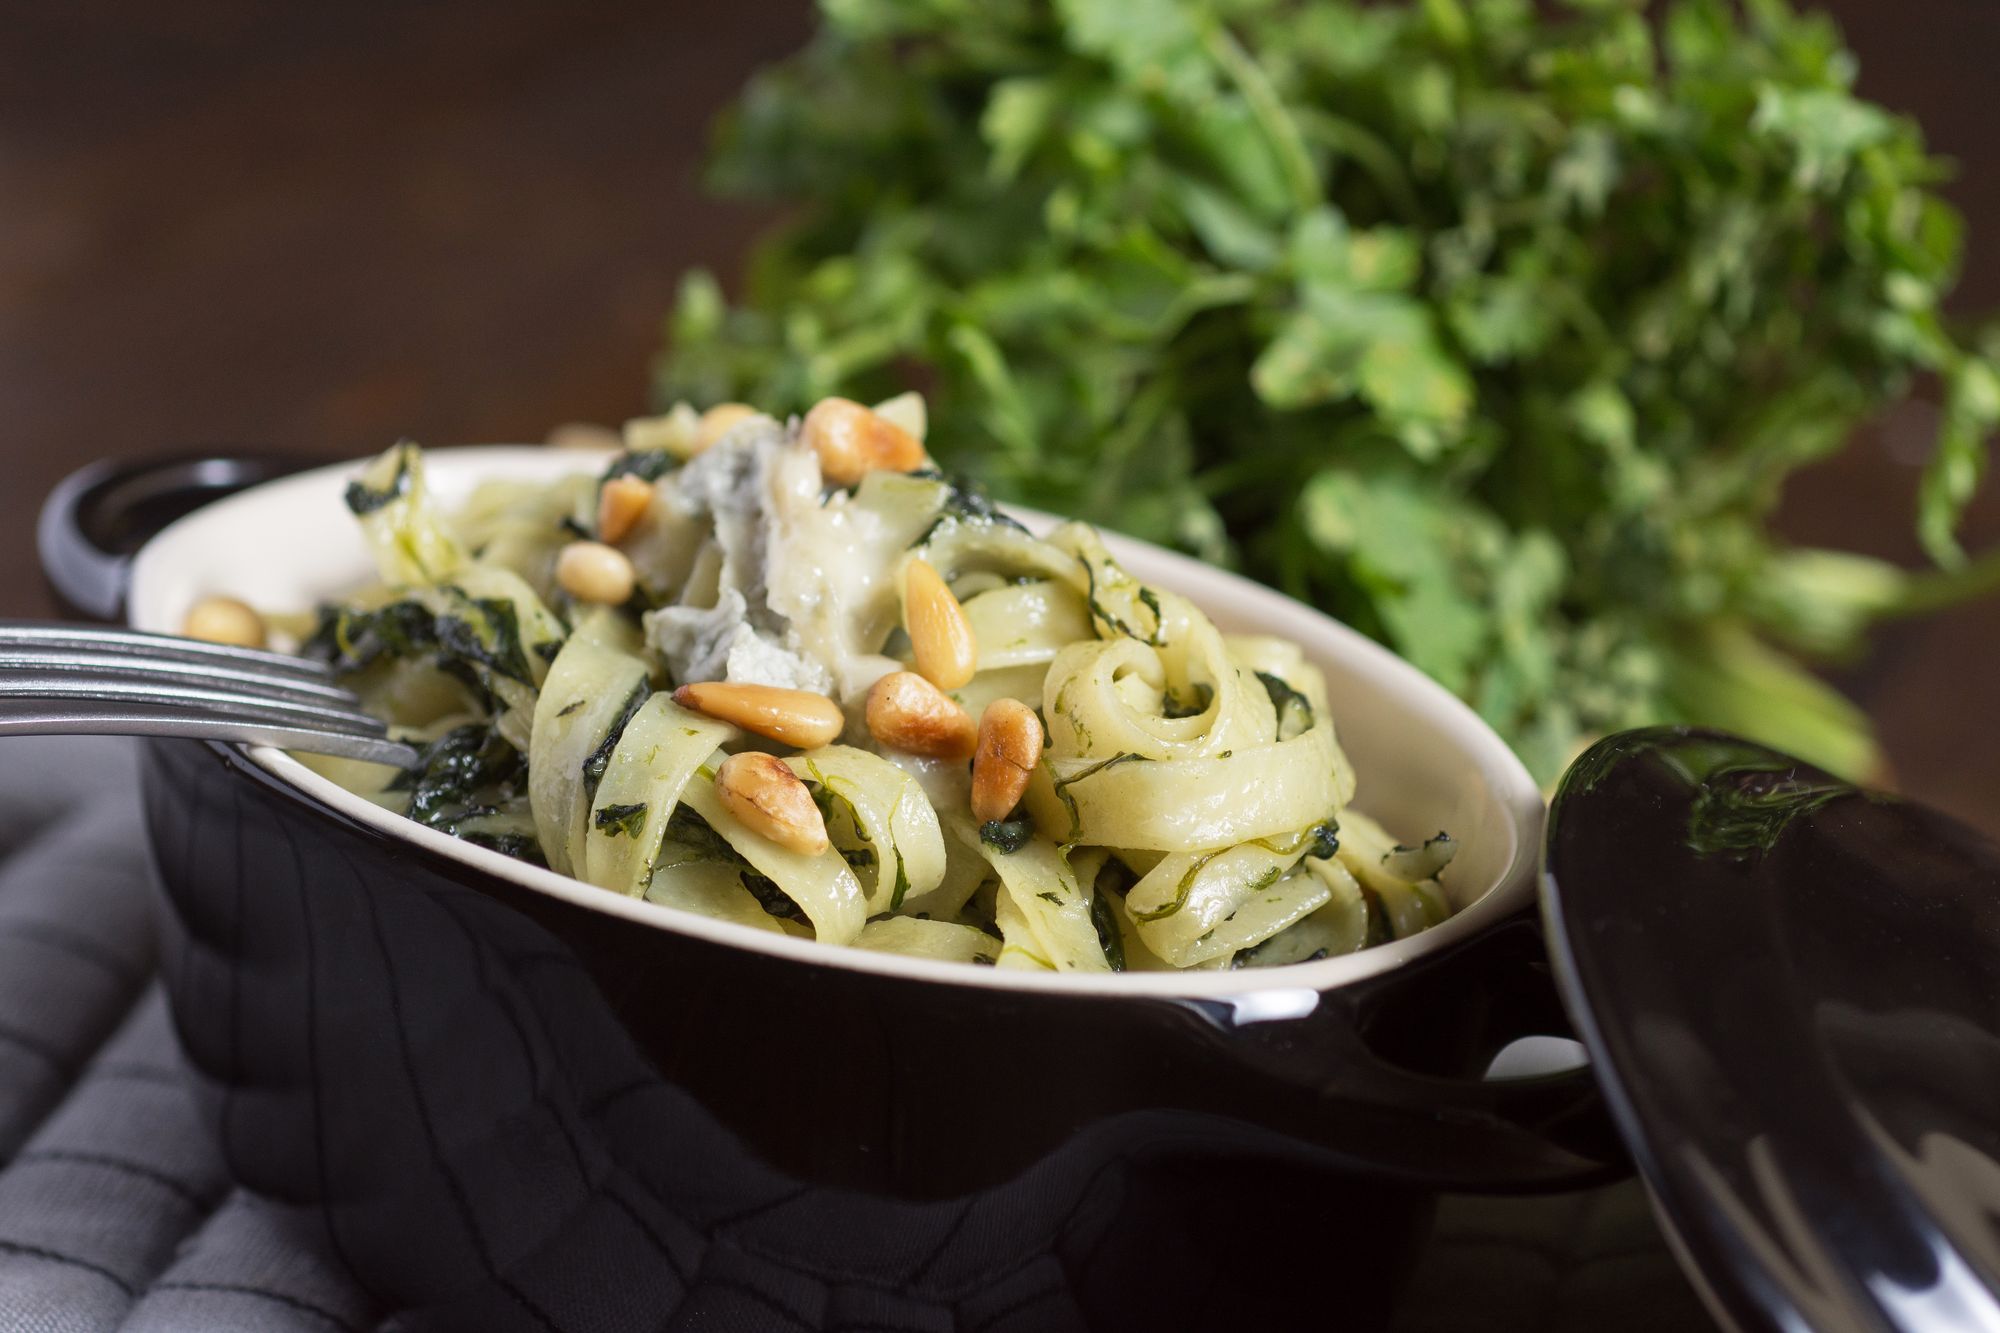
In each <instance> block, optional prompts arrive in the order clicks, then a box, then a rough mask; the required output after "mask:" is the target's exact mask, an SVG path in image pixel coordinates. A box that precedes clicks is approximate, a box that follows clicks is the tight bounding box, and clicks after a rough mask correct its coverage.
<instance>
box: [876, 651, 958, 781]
mask: <svg viewBox="0 0 2000 1333" xmlns="http://www.w3.org/2000/svg"><path fill="white" fill-rule="evenodd" d="M868 730H869V731H870V732H872V733H874V736H875V739H876V740H878V741H880V742H882V744H884V745H886V746H889V747H890V748H891V749H895V750H907V751H908V752H909V753H911V754H921V755H928V756H929V757H930V758H932V759H969V758H971V757H972V749H973V746H975V745H976V744H978V742H979V728H978V727H977V726H975V725H974V724H973V721H972V718H971V717H970V716H968V715H967V714H966V711H965V710H964V709H963V708H960V707H959V706H958V703H957V701H955V700H954V699H952V697H951V696H950V695H948V694H946V693H945V692H944V691H943V690H940V689H939V688H938V687H937V686H935V685H933V684H931V683H930V682H929V681H927V680H925V679H924V678H923V677H922V676H919V675H918V674H917V673H916V672H914V671H891V672H890V673H889V674H888V675H886V676H884V677H882V679H880V680H878V681H876V682H875V687H874V688H873V689H871V690H869V691H868Z"/></svg>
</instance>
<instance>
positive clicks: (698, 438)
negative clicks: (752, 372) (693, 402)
mask: <svg viewBox="0 0 2000 1333" xmlns="http://www.w3.org/2000/svg"><path fill="white" fill-rule="evenodd" d="M758 415H760V414H759V412H758V411H757V409H756V408H754V407H751V406H750V405H749V404H747V403H717V404H716V405H715V406H714V407H711V408H709V409H708V411H706V412H703V413H702V414H701V424H700V425H699V426H696V427H695V429H694V451H695V452H696V453H698V454H699V453H705V452H707V450H708V447H709V446H710V445H712V444H714V443H715V442H716V441H717V440H719V439H721V438H722V437H723V436H725V435H727V434H728V433H729V432H730V431H731V430H733V429H734V428H735V427H736V425H737V423H739V422H743V421H748V420H749V419H750V418H751V417H754V416H758Z"/></svg>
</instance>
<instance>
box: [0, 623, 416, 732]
mask: <svg viewBox="0 0 2000 1333" xmlns="http://www.w3.org/2000/svg"><path fill="white" fill-rule="evenodd" d="M34 731H41V732H79V731H82V732H96V733H116V734H144V735H170V736H197V737H203V738H208V739H220V740H242V741H250V742H257V743H263V744H271V745H282V746H286V747H289V748H292V749H301V750H310V751H313V752H315V753H321V754H339V755H347V756H351V757H354V758H361V759H371V760H376V761H378V762H383V763H394V764H407V763H409V762H410V761H411V760H412V759H413V758H414V757H415V751H414V750H413V749H412V748H411V747H410V746H408V745H405V744H404V743H402V742H401V741H395V740H391V739H389V737H388V728H387V726H386V725H385V724H384V723H383V722H382V721H381V720H380V719H378V718H375V717H373V716H370V715H369V714H368V713H367V712H365V711H363V709H362V707H361V703H360V700H359V699H357V698H356V697H355V696H354V695H353V694H352V693H350V692H349V691H347V690H345V689H343V688H341V687H340V686H339V685H338V684H336V683H335V682H334V679H333V676H332V673H331V672H330V671H329V670H328V669H327V668H326V667H324V666H322V665H321V664H319V663H316V662H309V661H306V660H304V659H301V658H296V657H288V656H286V655H284V654H282V653H274V652H266V651H264V650H262V649H253V648H237V647H231V646H229V645H225V644H214V643H204V642H199V641H196V640H192V639H180V638H174V637H172V636H169V635H164V634H146V633H141V632H139V631H136V630H118V629H99V628H92V627H83V626H71V625H51V624H34V623H22V622H15V621H0V732H34Z"/></svg>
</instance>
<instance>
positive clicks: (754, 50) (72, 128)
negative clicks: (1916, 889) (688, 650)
mask: <svg viewBox="0 0 2000 1333" xmlns="http://www.w3.org/2000/svg"><path fill="white" fill-rule="evenodd" d="M1833 8H1834V9H1836V11H1838V12H1839V14H1840V16H1841V18H1842V19H1843V21H1844V22H1845V24H1846V26H1847V29H1848V32H1849V34H1850V37H1851V39H1852V40H1853V42H1854V45H1855V46H1856V47H1857V48H1858V49H1859V51H1860V52H1861V54H1862V58H1863V72H1862V78H1861V83H1862V87H1863V88H1864V90H1866V91H1868V92H1870V93H1871V94H1873V95H1874V96H1876V97H1877V98H1880V99H1882V100H1884V101H1886V102H1888V103H1889V104H1890V105H1892V106H1895V107H1897V108H1900V109H1904V110H1908V111H1910V112H1913V113H1915V114H1917V115H1918V116H1919V117H1920V118H1921V119H1922V120H1923V121H1924V123H1925V125H1926V126H1927V127H1928V129H1929V131H1930V135H1931V139H1932V142H1933V143H1934V144H1935V145H1936V146H1937V147H1938V148H1939V149H1940V150H1942V151H1944V152H1946V153H1948V154H1950V155H1951V156H1953V157H1955V158H1957V159H1958V161H1959V162H1960V163H1961V165H1962V172H1961V176H1960V179H1959V181H1958V182H1957V183H1956V184H1955V185H1954V186H1953V189H1952V193H1953V195H1954V197H1955V198H1956V199H1957V201H1958V202H1959V203H1960V205H1961V206H1962V207H1963V208H1964V209H1965V210H1966V212H1967V214H1968V215H1969V217H1970V220H1971V248H1972V252H1973V253H1972V260H1971V263H1970V266H1969V268H1968V273H1967V280H1966V283H1965V285H1964V288H1963V291H1962V293H1961V295H1962V297H1963V299H1964V303H1965V306H1966V308H1968V309H1988V308H1993V307H1995V306H2000V136H1995V135H1993V134H1992V133H1991V132H1990V131H1989V130H1988V128H1987V127H1988V126H1989V125H1990V124H1991V123H1992V120H1991V115H1990V104H1989V97H1990V86H1991V80H1990V78H1989V73H1990V70H1991V69H1992V67H1993V64H1994V62H1995V60H1996V59H2000V8H1996V7H1995V6H1991V5H1986V4H1979V3H1973V0H1906V2H1905V3H1902V4H1897V5H1885V4H1881V3H1879V0H1839V3H1837V4H1835V5H1834V6H1833ZM809 17H810V16H809V12H808V8H807V6H806V5H805V4H804V3H801V0H765V2H763V3H743V4H738V5H732V6H722V5H707V4H697V3H690V2H688V0H658V2H656V3H653V4H650V5H643V6H642V5H568V4H548V3H527V2H526V0H485V2H484V3H479V4H474V3H471V0H441V2H439V3H431V4H425V5H410V4H400V3H398V4H391V3H386V2H385V0H346V3H343V4H339V5H331V4H296V3H275V2H274V3H262V4H259V3H252V2H251V0H205V2H204V3H199V4H195V3H184V4H167V5H158V4H130V3H127V4H116V3H109V2H108V0H68V2H67V3H64V4H61V5H52V4H46V3H42V4H36V3H24V2H22V0H0V569H4V570H5V571H6V574H5V576H4V578H0V614H4V615H31V614H42V613H45V612H47V610H48V609H49V608H48V606H47V604H46V602H45V600H44V594H43V593H42V590H41V587H40V584H39V582H38V580H37V577H36V575H35V572H34V556H33V549H32V519H33V514H34V512H35V509H36V506H37V505H38V504H39V502H40V499H41V497H42V495H43V494H44V493H45V492H46V491H47V489H48V487H49V486H50V484H51V483H53V482H54V481H55V480H56V479H57V478H58V477H59V476H61V475H62V474H63V473H65V472H67V471H68V470H70V469H71V468H73V467H75V466H77V465H78V464H81V463H83V462H86V461H89V460H91V459H94V458H100V457H105V456H121V457H123V456H136V455H143V454H148V453H156V452H160V451H163V450H168V449H185V448H187V447H189V446H195V445H202V444H220V445H255V446H259V447H263V448H268V449H275V450H281V451H294V452H298V453H301V454H312V455H322V456H336V455H356V454H361V453H364V452H369V451H372V450H375V449H378V448H380V447H382V446H383V445H384V444H386V443H388V442H389V441H391V440H393V439H395V438H397V437H399V436H404V435H408V436H412V437H414V438H417V439H420V440H423V441H426V442H431V443H439V444H443V443H452V442H464V441H478V440H487V441H491V440H533V439H539V438H542V437H543V436H544V435H545V434H546V433H547V432H548V430H549V429H550V427H551V426H553V425H555V424H557V423H560V422H564V421H571V420H586V421H606V422H615V421H618V420H622V419H623V418H625V417H627V416H630V415H633V414H635V413H636V412H638V411H640V410H642V408H643V407H644V402H645V370H646V363H647V360H648V358H649V357H650V356H651V355H652V352H653V349H654V347H655V345H656V343H657V341H658V334H659V322H660V317H661V315H662V313H663V312H664V311H665V310H666V308H667V305H668V303H669V301H670V298H671V294H672V291H673V286H674V282H675V279H676V276H677V275H678V274H679V273H680V272H681V270H682V269H683V268H685V267H686V266H688V265H690V264H695V263H705V264H709V265H712V266H715V267H717V268H718V269H719V270H720V271H723V272H728V271H731V270H732V269H733V267H734V262H735V259H736V257H737V256H738V255H739V253H740V252H741V250H742V247H743V246H744V244H745V242H746V239H747V238H748V236H749V235H750V234H751V232H752V230H753V229H754V227H755V226H756V225H757V223H758V221H759V219H758V217H757V216H756V215H755V214H753V213H750V212H747V211H745V210H742V209H736V208H730V207H725V206H723V205H719V204H717V203H715V202H713V201H710V200H708V199H705V198H703V197H702V195H701V193H700V191H699V189H698V185H697V181H696V169H697V160H698V157H699V154H700V150H701V146H702V144H703V140H704V126H705V125H706V124H707V121H708V119H709V117H710V115H711V114H712V113H713V112H714V110H715V109H716V108H717V107H718V106H720V105H721V104H722V103H723V102H725V101H726V100H727V99H728V98H729V97H730V95H731V94H732V93H733V92H734V90H735V89H736V88H737V86H738V85H739V83H740V81H741V80H742V78H743V76H744V74H745V73H746V72H747V71H748V70H750V69H751V68H752V67H754V66H755V65H757V64H758V63H760V62H762V61H765V60H768V59H770V58H772V57H775V56H778V55H781V54H783V53H784V52H786V51H788V50H791V49H792V48H794V47H795V46H797V45H798V43H799V42H800V41H802V40H803V38H804V36H805V34H806V32H807V31H808V26H809ZM1923 417H1924V409H1923V408H1922V406H1921V405H1919V406H1917V407H1914V408H1912V409H1910V410H1909V411H1907V412H1904V413H1901V414H1899V415H1898V416H1896V417H1895V418H1893V419H1891V420H1890V421H1888V422H1885V423H1883V425H1882V427H1881V428H1880V429H1878V430H1875V431H1873V432H1871V433H1870V434H1869V435H1868V436H1867V437H1866V438H1865V439H1864V440H1863V441H1862V442H1861V443H1860V445H1859V447H1857V448H1856V449H1854V450H1853V451H1851V452H1850V453H1849V454H1848V455H1846V456H1845V457H1843V458H1842V459H1841V460H1839V461H1837V462H1835V463H1833V464H1831V465H1829V466H1826V467H1823V468H1820V469H1818V470H1817V471H1816V472H1814V473H1813V474H1811V475H1809V476H1807V477H1805V478H1802V479H1801V480H1800V482H1799V483H1798V484H1797V485H1796V486H1795V487H1794V488H1793V492H1792V495H1791V496H1790V500H1789V504H1788V512H1787V515H1786V522H1787V525H1788V528H1789V529H1790V530H1791V531H1792V532H1793V533H1794V534H1795V535H1796V536H1798V537H1799V538H1801V539H1803V540H1809V541H1816V542H1824V543H1827V544H1834V545H1848V546H1852V547H1854V548H1856V549H1861V550H1866V551H1871V552H1876V553H1880V554H1884V555H1890V556H1894V557H1896V558H1899V559H1914V558H1915V555H1916V552H1915V549H1914V544H1913V542H1912V541H1911V538H1910V523H1909V515H1910V507H1911V499H1910V496H1911V490H1912V482H1913V473H1914V465H1913V462H1912V460H1911V457H1910V455H1911V452H1912V450H1913V449H1914V448H1915V447H1916V445H1915V443H1914V442H1916V441H1919V440H1921V438H1922V427H1923ZM1996 489H2000V488H1996V487H1989V488H1988V494H1987V495H1986V496H1984V497H1983V500H1982V503H1981V505H1980V508H1979V511H1978V514H1977V515H1976V520H1975V523H1974V528H1973V533H1972V536H1973V538H1974V540H1975V541H1978V542H1992V541H1995V540H2000V497H1996V496H1995V495H1994V494H1993V492H1994V491H1995V490H1996ZM1996 660H2000V605H1996V604H1991V603H1989V604H1987V605H1985V606H1981V607H1973V608H1966V609H1961V610H1959V611H1955V612H1952V613H1950V614H1947V615H1943V616H1939V617H1936V618H1934V619H1932V620H1930V621H1927V622H1924V623H1922V624H1912V625H1905V626H1899V627H1897V628H1896V629H1895V630H1893V631H1892V632H1891V633H1889V634H1887V635H1886V636H1885V637H1884V639H1883V640H1882V643H1881V646H1880V648H1879V649H1878V650H1877V651H1876V652H1875V654H1873V655H1872V656H1871V658H1870V659H1869V660H1867V661H1865V662H1862V663H1858V664H1855V665H1853V666H1851V667H1848V668H1846V669H1844V671H1843V673H1842V674H1841V676H1840V679H1841V680H1842V683H1843V684H1844V685H1845V686H1846V687H1847V688H1849V689H1850V690H1852V691H1853V692H1855V694H1856V695H1857V697H1859V698H1861V699H1862V700H1863V702H1864V703H1866V704H1867V706H1868V707H1869V708H1870V709H1871V710H1872V711H1873V712H1874V714H1875V716H1876V717H1877V718H1878V719H1879V721H1880V723H1881V726H1882V730H1883V733H1884V735H1885V737H1886V738H1887V741H1888V745H1889V750H1890V753H1891V756H1892V759H1893V762H1894V764H1895V766H1896V769H1897V772H1898V773H1899V775H1900V779H1901V782H1902V784H1903V786H1904V787H1905V788H1906V789H1907V790H1909V791H1910V792H1912V793H1914V794H1916V795H1918V796H1920V797H1922V798H1924V799H1926V800H1930V801H1934V802H1936V803H1938V804H1940V805H1943V806H1945V807H1947V808H1948V809H1951V810H1954V811H1956V812H1958V813H1960V814H1961V815H1964V816H1966V817H1968V818H1970V819H1973V820H1975V821H1977V822H1980V823H1982V824H1984V825H1985V826H1986V827H1988V828H1991V829H1994V830H1996V831H2000V706H1996V703H1995V692H1994V690H1993V687H1992V685H1991V684H1990V682H1991V681H1992V679H1993V674H1994V663H1995V661H1996Z"/></svg>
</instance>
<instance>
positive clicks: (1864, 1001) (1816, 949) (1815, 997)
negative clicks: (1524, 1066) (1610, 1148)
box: [1547, 730, 2000, 1333]
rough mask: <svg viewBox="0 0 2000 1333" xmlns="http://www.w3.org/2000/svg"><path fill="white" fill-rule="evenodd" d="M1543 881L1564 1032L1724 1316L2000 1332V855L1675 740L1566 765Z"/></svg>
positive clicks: (1621, 740) (1799, 768) (1775, 769)
mask: <svg viewBox="0 0 2000 1333" xmlns="http://www.w3.org/2000/svg"><path fill="white" fill-rule="evenodd" d="M1548 872H1549V880H1548V899H1547V906H1548V912H1549V919H1550V929H1551V948H1552V950H1554V951H1555V953H1556V955H1557V957H1558V960H1559V963H1560V966H1561V968H1562V970H1563V972H1564V974H1565V977H1564V979H1565V984H1566V986H1567V987H1568V989H1569V992H1570V1001H1571V1008H1572V1011H1573V1012H1577V1013H1579V1014H1580V1015H1585V1016H1587V1020H1588V1021H1587V1022H1584V1023H1582V1024H1581V1025H1582V1026H1584V1027H1585V1028H1586V1029H1587V1030H1586V1031H1585V1032H1584V1033H1583V1036H1584V1038H1585V1041H1586V1043H1587V1044H1588V1045H1589V1046H1590V1048H1591V1052H1592V1057H1593V1059H1594V1061H1595V1062H1596V1064H1597V1066H1598V1068H1599V1070H1600V1076H1601V1077H1602V1078H1603V1080H1604V1082H1605V1084H1606V1092H1607V1096H1608V1098H1609V1099H1610V1100H1611V1101H1612V1104H1613V1108H1614V1111H1615V1112H1616V1114H1617V1115H1618V1117H1619V1119H1620V1122H1621V1128H1622V1129H1623V1130H1624V1132H1625V1136H1626V1138H1627V1140H1628V1141H1629V1142H1631V1143H1633V1144H1634V1145H1635V1156H1636V1157H1637V1159H1638V1162H1639V1165H1640V1168H1641V1170H1642V1172H1643V1173H1644V1175H1645V1177H1646V1179H1647V1182H1648V1184H1649V1185H1650V1186H1651V1188H1652V1190H1653V1192H1654V1194H1655V1196H1656V1197H1657V1199H1658V1200H1659V1201H1660V1204H1661V1206H1662V1210H1663V1212H1664V1213H1665V1215H1666V1220H1667V1221H1668V1222H1669V1223H1670V1224H1671V1226H1672V1228H1673V1230H1674V1231H1675V1232H1676V1233H1677V1235H1678V1237H1679V1239H1680V1241H1681V1243H1682V1244H1683V1245H1684V1247H1685V1248H1686V1250H1687V1251H1688V1252H1689V1254H1690V1255H1691V1256H1692V1258H1693V1260H1694V1261H1695V1264H1696V1265H1697V1266H1698V1268H1699V1270H1700V1271H1701V1272H1702V1273H1703V1274H1704V1275H1705V1277H1706V1279H1707V1282H1708V1284H1709V1285H1710V1287H1711V1288H1712V1289H1713V1295H1714V1299H1715V1300H1716V1301H1717V1302H1718V1303H1719V1304H1720V1306H1721V1307H1722V1308H1723V1309H1724V1310H1725V1311H1726V1312H1727V1314H1728V1316H1729V1317H1730V1318H1731V1319H1733V1320H1734V1321H1735V1322H1736V1323H1737V1324H1738V1325H1739V1326H1740V1327H1743V1328H1746V1329H1765V1328H1769V1329H1778V1328H1798V1327H1810V1328H1813V1329H1815V1330H1821V1331H1822V1333H1834V1331H1837V1330H1848V1329H1871V1330H1872V1329H1909V1330H1935V1329H1992V1328H2000V1295H1996V1293H2000V847H1996V846H1995V845H1994V844H1993V843H1992V842H1990V841H1988V840H1987V839H1985V838H1983V837H1982V836H1981V835H1979V834H1977V833H1975V832H1974V831H1972V830H1971V829H1969V828H1967V827H1965V826H1964V825H1962V824H1959V823H1957V822H1956V821H1954V820H1951V819H1949V818H1947V817H1945V816H1943V815H1940V814H1938V813H1936V812H1935V811H1931V810H1928V809H1925V808H1923V807H1920V806H1915V805H1910V804H1907V803H1905V802H1901V801H1898V800H1895V799H1893V798H1891V797H1886V796H1882V795H1878V794H1873V793H1866V792H1861V791H1858V790H1856V789H1855V788H1853V787H1850V786H1848V785H1847V784H1845V783H1841V782H1839V781H1838V780H1836V779H1834V778H1832V777H1830V776H1828V775H1827V774H1825V773H1822V772H1820V771H1819V770H1817V769H1814V768H1811V767H1809V766H1807V765H1804V764H1801V763H1799V762H1798V761H1796V760H1793V759H1791V758H1789V757H1787V756H1785V755H1781V754H1777V753H1775V752H1773V751H1770V750H1766V749H1764V748H1762V747H1760V746H1756V745H1752V744H1749V743H1747V742H1744V741H1740V740H1737V739H1734V738H1732V737H1727V736H1722V735H1718V734H1714V733H1706V732H1693V731H1676V730H1662V731H1652V732H1635V733H1629V734H1627V735H1624V736H1619V737H1614V738H1612V739H1611V740H1609V741H1606V742H1604V743H1602V744H1600V745H1599V746H1598V747H1596V748H1595V749H1594V750H1592V751H1591V752H1590V753H1589V754H1587V755H1586V756H1585V757H1584V758H1583V759H1582V760H1580V761H1579V762H1578V763H1577V765H1576V766H1575V768H1573V769H1572V770H1571V772H1570V773H1569V775H1568V776H1567V777H1566V778H1565V780H1564V783H1563V787H1562V790H1561V791H1560V793H1559V794H1558V796H1557V798H1556V802H1555V806H1554V809H1553V812H1552V816H1551V824H1550V830H1549V857H1548Z"/></svg>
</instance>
